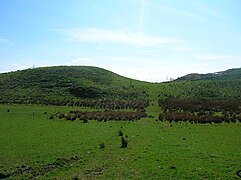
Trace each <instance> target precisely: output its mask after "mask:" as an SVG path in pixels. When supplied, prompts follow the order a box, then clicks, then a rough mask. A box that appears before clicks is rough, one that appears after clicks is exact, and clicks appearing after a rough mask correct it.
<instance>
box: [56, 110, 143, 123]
mask: <svg viewBox="0 0 241 180" xmlns="http://www.w3.org/2000/svg"><path fill="white" fill-rule="evenodd" d="M57 116H58V118H59V119H67V120H71V121H74V120H76V119H80V120H84V121H88V120H97V121H110V120H123V121H124V120H128V121H132V120H138V119H140V118H143V117H146V116H147V115H146V113H145V112H144V110H138V111H135V112H120V111H119V112H117V111H97V112H81V111H70V112H69V113H67V114H64V113H58V115H57Z"/></svg>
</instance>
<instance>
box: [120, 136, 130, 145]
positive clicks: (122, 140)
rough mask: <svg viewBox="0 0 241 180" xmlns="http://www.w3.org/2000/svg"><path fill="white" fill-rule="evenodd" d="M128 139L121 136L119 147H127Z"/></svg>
mask: <svg viewBox="0 0 241 180" xmlns="http://www.w3.org/2000/svg"><path fill="white" fill-rule="evenodd" d="M127 145H128V141H127V138H124V137H123V136H122V137H121V148H127Z"/></svg>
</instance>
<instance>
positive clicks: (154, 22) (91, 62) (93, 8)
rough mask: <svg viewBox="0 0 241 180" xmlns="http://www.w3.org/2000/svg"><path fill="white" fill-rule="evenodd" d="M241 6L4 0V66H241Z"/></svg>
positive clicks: (147, 75)
mask: <svg viewBox="0 0 241 180" xmlns="http://www.w3.org/2000/svg"><path fill="white" fill-rule="evenodd" d="M239 7H241V1H239V0H232V1H229V2H227V1H225V2H224V1H223V2H220V1H218V0H211V1H210V0H196V1H191V0H185V1H178V0H173V1H168V0H121V1H114V0H107V1H105V2H102V1H100V0H95V1H93V0H90V1H78V0H71V1H61V2H59V1H57V0H53V1H51V2H49V1H47V0H42V1H26V0H9V1H2V2H0V8H1V11H0V17H1V19H2V20H1V22H0V26H1V29H0V73H4V72H11V71H16V70H23V69H28V68H31V67H33V66H35V67H36V68H37V67H46V66H59V65H68V66H71V65H73V66H83V65H84V66H95V67H100V68H104V69H106V70H109V71H112V72H114V73H117V74H119V75H122V76H125V77H128V78H132V79H137V80H141V81H148V82H165V81H169V80H170V78H173V79H176V78H178V77H181V76H185V75H187V74H190V73H199V74H205V73H214V72H219V71H225V70H228V69H233V68H240V67H241V51H240V50H241V48H240V47H241V24H240V19H241V12H240V10H239ZM123 9H124V10H123Z"/></svg>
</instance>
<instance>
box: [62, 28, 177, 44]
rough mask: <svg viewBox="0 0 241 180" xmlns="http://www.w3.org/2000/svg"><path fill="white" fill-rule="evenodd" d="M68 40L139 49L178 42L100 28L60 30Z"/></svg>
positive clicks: (171, 38) (169, 38) (165, 38)
mask: <svg viewBox="0 0 241 180" xmlns="http://www.w3.org/2000/svg"><path fill="white" fill-rule="evenodd" d="M59 31H60V32H62V33H63V34H64V35H66V36H67V39H68V40H71V41H79V42H93V43H125V44H130V45H134V46H139V47H140V46H141V47H159V46H161V45H166V44H172V43H175V42H177V41H178V39H176V38H173V37H162V36H148V35H144V34H142V33H138V32H127V31H118V30H108V29H101V28H82V29H61V30H59Z"/></svg>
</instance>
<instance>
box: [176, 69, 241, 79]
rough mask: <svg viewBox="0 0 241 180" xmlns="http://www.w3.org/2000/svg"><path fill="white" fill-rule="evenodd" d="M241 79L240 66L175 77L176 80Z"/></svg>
mask: <svg viewBox="0 0 241 180" xmlns="http://www.w3.org/2000/svg"><path fill="white" fill-rule="evenodd" d="M234 79H241V68H235V69H228V70H226V71H221V72H215V73H208V74H197V73H192V74H188V75H185V76H183V77H180V78H178V79H176V81H187V80H188V81H192V80H234Z"/></svg>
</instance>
